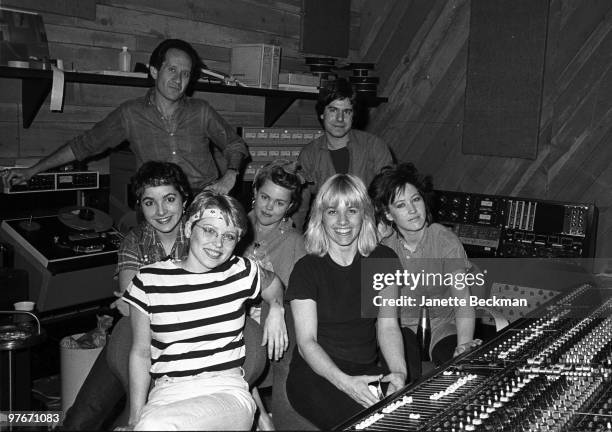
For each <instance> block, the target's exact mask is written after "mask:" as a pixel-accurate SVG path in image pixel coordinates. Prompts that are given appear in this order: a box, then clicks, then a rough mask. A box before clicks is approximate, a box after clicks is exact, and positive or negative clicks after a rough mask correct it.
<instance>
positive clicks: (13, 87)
mask: <svg viewBox="0 0 612 432" xmlns="http://www.w3.org/2000/svg"><path fill="white" fill-rule="evenodd" d="M17 82H18V81H15V80H14V79H8V78H0V103H2V102H14V103H18V102H19V101H20V100H21V84H16V83H17Z"/></svg>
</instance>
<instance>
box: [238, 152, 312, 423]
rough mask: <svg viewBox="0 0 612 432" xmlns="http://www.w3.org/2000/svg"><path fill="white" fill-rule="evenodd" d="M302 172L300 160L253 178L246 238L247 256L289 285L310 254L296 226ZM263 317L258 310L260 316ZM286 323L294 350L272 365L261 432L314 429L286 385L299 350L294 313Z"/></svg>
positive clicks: (267, 169) (273, 164) (262, 171)
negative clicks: (296, 267) (297, 266)
mask: <svg viewBox="0 0 612 432" xmlns="http://www.w3.org/2000/svg"><path fill="white" fill-rule="evenodd" d="M296 170H297V167H296V164H295V163H294V162H288V161H283V160H277V161H274V162H271V163H269V164H267V165H265V166H264V167H263V168H261V169H260V170H259V171H257V173H256V174H255V179H254V180H253V195H254V198H253V209H252V210H251V211H250V212H249V214H248V217H249V221H250V223H251V228H252V229H251V230H250V231H249V233H248V235H247V236H246V237H245V239H244V240H245V242H246V243H247V247H246V249H245V251H244V254H243V255H244V256H246V257H248V258H251V259H253V260H254V261H256V262H257V263H258V264H260V265H261V266H262V267H264V268H266V269H268V270H271V271H273V272H275V273H276V275H277V276H278V277H279V278H280V280H281V282H282V283H283V285H284V286H285V287H287V285H288V283H289V275H290V274H291V271H292V270H293V266H294V264H295V263H296V262H297V261H298V260H299V259H300V258H302V257H303V256H304V255H306V249H305V248H304V237H303V236H302V234H301V233H300V232H298V230H297V229H295V228H293V222H292V220H291V218H290V215H291V214H292V213H293V212H294V211H295V210H297V208H298V207H299V200H300V196H301V186H302V180H301V179H300V177H299V176H298V175H297V174H296ZM253 309H256V308H253ZM253 309H252V310H253ZM257 309H258V308H257ZM257 309H256V311H257ZM257 315H258V313H257V312H256V313H255V314H254V316H257ZM266 315H267V308H265V305H264V309H263V313H262V316H261V318H262V319H265V317H266ZM285 319H286V322H287V331H288V334H289V348H288V350H287V353H286V354H285V355H284V356H283V358H282V359H281V360H280V361H278V362H273V363H272V365H271V369H270V370H271V379H272V406H271V408H272V414H273V415H272V419H269V418H266V417H265V416H263V417H260V429H265V428H267V429H269V428H270V426H271V424H270V423H271V422H272V421H273V423H274V425H273V426H275V427H276V428H278V429H281V430H287V429H299V430H303V429H307V428H312V425H308V424H306V423H305V422H303V423H304V424H302V419H301V418H300V417H299V416H297V415H295V413H293V408H292V407H291V405H289V403H288V401H287V393H286V390H285V381H286V379H287V373H288V372H289V362H290V360H291V354H292V350H293V348H294V347H295V331H294V328H293V319H292V315H291V313H286V314H285ZM269 381H270V376H268V377H266V379H265V380H264V381H263V382H262V383H261V384H260V386H261V387H266V386H269V385H270V382H269ZM262 418H264V419H265V420H267V421H268V424H267V425H265V424H264V425H262V424H261V423H262V422H261V419H262ZM298 422H299V423H298Z"/></svg>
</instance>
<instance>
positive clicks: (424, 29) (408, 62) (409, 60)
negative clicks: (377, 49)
mask: <svg viewBox="0 0 612 432" xmlns="http://www.w3.org/2000/svg"><path fill="white" fill-rule="evenodd" d="M434 5H435V6H439V7H440V9H438V8H437V7H434V8H432V9H431V11H430V12H429V14H428V15H427V17H426V19H425V20H424V21H423V24H422V25H421V27H420V28H419V30H418V32H417V33H416V34H415V36H414V37H413V39H412V40H411V41H410V42H409V43H406V41H403V40H398V41H396V42H394V43H397V44H400V45H402V46H405V47H406V50H405V53H404V55H403V56H402V61H401V62H399V63H397V66H396V67H395V69H394V70H393V72H392V73H391V74H390V75H389V77H388V79H385V80H384V81H383V82H384V85H385V88H384V94H388V95H389V96H390V97H393V93H394V88H395V87H396V86H398V85H399V86H401V85H402V83H401V82H405V83H406V84H407V85H412V82H413V80H414V79H415V78H414V75H415V74H416V73H417V72H418V71H419V70H420V68H421V66H420V65H421V64H422V63H426V62H427V61H428V56H429V55H431V53H432V52H433V51H434V50H435V48H436V47H437V46H439V43H440V38H442V37H443V36H442V35H443V34H444V32H445V29H446V27H448V26H450V25H452V21H454V20H455V19H461V14H467V15H468V19H469V1H467V0H454V1H444V0H436V3H435V4H434ZM395 61H396V59H392V58H387V57H383V58H381V59H380V63H381V65H380V68H385V67H386V66H385V64H386V63H387V62H394V63H395ZM399 97H401V95H399ZM385 106H386V107H387V108H388V107H389V105H388V104H386V105H385Z"/></svg>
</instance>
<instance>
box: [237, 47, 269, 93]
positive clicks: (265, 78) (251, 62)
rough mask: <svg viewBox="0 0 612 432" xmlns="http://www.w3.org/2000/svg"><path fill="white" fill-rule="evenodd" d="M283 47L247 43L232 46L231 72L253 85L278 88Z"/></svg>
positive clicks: (242, 80)
mask: <svg viewBox="0 0 612 432" xmlns="http://www.w3.org/2000/svg"><path fill="white" fill-rule="evenodd" d="M280 55H281V48H280V47H279V46H276V45H266V44H245V45H236V46H234V47H233V48H232V56H231V64H230V74H231V75H232V76H233V77H234V78H236V79H238V80H239V81H241V82H242V83H244V84H246V85H248V86H251V87H261V88H278V74H279V71H280Z"/></svg>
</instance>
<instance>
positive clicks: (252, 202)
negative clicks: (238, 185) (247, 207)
mask: <svg viewBox="0 0 612 432" xmlns="http://www.w3.org/2000/svg"><path fill="white" fill-rule="evenodd" d="M251 208H255V198H253V201H251Z"/></svg>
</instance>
